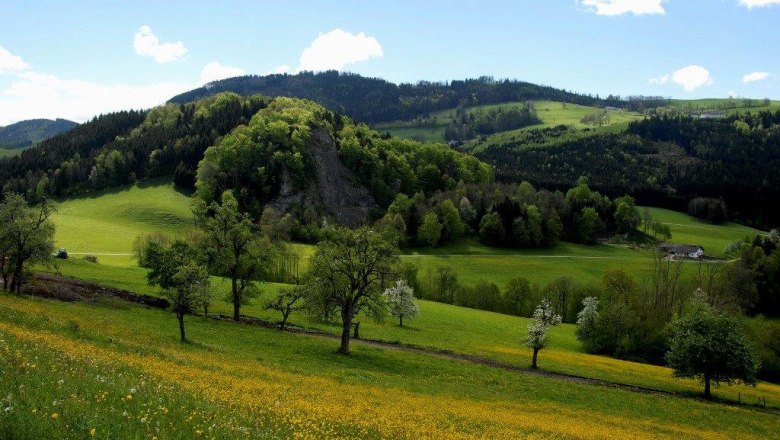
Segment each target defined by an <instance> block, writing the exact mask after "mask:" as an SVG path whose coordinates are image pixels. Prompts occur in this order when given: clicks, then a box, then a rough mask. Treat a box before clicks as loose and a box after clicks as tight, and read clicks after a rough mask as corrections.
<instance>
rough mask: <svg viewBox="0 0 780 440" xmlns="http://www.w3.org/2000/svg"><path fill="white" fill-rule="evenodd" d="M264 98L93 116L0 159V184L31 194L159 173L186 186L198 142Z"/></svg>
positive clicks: (198, 154)
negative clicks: (66, 130)
mask: <svg viewBox="0 0 780 440" xmlns="http://www.w3.org/2000/svg"><path fill="white" fill-rule="evenodd" d="M267 104H268V100H267V99H265V98H261V97H257V96H255V97H250V98H242V97H239V96H238V95H235V94H222V95H217V96H214V97H211V98H208V99H206V100H202V101H198V102H196V103H190V104H186V105H176V104H168V105H165V106H161V107H156V108H154V109H152V110H151V111H149V112H148V113H142V112H135V111H130V112H120V113H115V114H110V115H105V116H99V117H97V118H95V119H93V120H92V121H90V122H88V123H85V124H82V125H79V126H78V127H76V128H74V129H73V130H71V131H69V132H67V133H65V134H62V135H60V136H56V137H54V138H52V139H49V140H47V141H44V142H43V143H41V145H39V146H38V147H36V148H33V149H30V150H27V151H25V152H23V153H22V154H21V155H20V156H19V157H16V158H10V159H4V160H2V161H0V181H1V182H2V183H3V189H4V191H14V192H18V193H21V194H25V195H26V196H27V198H28V199H30V200H33V201H37V200H41V199H42V198H43V197H45V196H53V197H61V196H68V195H73V194H78V193H83V192H87V191H92V190H96V189H102V188H108V187H113V186H118V185H124V184H127V183H132V182H134V181H135V180H136V179H146V178H150V177H157V176H165V175H174V180H175V182H176V183H177V184H178V185H180V186H182V187H184V188H194V183H195V170H196V169H197V165H198V162H199V161H200V160H201V159H202V158H203V153H204V151H205V150H206V148H207V147H209V146H210V145H212V144H214V142H216V140H217V139H219V138H220V137H221V136H223V135H225V134H227V133H228V132H230V130H232V129H233V128H234V127H235V126H237V125H239V124H241V123H244V122H246V121H248V120H249V118H250V117H251V116H252V115H253V114H254V113H256V112H257V111H258V110H259V109H261V108H263V107H265V106H266V105H267Z"/></svg>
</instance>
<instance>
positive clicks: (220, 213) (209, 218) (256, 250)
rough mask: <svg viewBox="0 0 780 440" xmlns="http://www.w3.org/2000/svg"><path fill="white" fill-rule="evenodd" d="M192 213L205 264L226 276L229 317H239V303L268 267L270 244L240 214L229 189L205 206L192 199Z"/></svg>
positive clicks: (253, 292) (246, 299) (254, 293)
mask: <svg viewBox="0 0 780 440" xmlns="http://www.w3.org/2000/svg"><path fill="white" fill-rule="evenodd" d="M193 212H194V213H195V216H196V218H197V219H198V223H199V225H200V227H201V228H202V229H203V232H204V241H205V243H204V245H205V246H204V249H205V250H206V251H207V252H208V257H209V267H211V268H212V270H213V271H214V272H215V273H217V274H219V275H221V276H224V277H226V278H228V279H230V295H229V297H228V300H229V301H230V302H231V303H232V304H233V319H234V320H236V321H238V320H239V319H240V317H241V306H242V305H245V304H247V303H248V302H249V299H251V298H253V297H255V296H257V294H258V290H257V288H256V281H257V280H258V279H260V278H261V277H262V276H263V275H265V274H266V273H267V271H268V269H269V268H270V263H269V261H270V260H271V258H272V246H271V243H270V241H269V240H268V239H267V238H264V239H263V238H262V237H260V235H259V234H258V230H257V227H256V226H255V225H254V224H253V223H252V220H251V219H250V218H249V215H247V214H246V213H241V212H240V211H239V209H238V202H237V201H236V198H235V197H234V196H233V193H232V192H230V191H225V193H224V194H222V203H221V204H219V203H216V202H214V203H212V204H210V205H207V204H206V203H205V202H203V201H202V200H200V199H198V198H196V199H195V201H194V203H193Z"/></svg>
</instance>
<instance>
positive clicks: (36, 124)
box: [0, 119, 78, 149]
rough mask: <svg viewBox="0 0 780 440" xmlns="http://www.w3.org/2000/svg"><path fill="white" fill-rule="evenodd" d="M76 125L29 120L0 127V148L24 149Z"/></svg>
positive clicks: (65, 120) (68, 122)
mask: <svg viewBox="0 0 780 440" xmlns="http://www.w3.org/2000/svg"><path fill="white" fill-rule="evenodd" d="M77 125H78V124H77V123H75V122H73V121H68V120H67V119H56V120H54V121H52V120H51V119H30V120H27V121H20V122H17V123H15V124H11V125H9V126H7V127H0V148H8V149H13V148H26V147H30V146H33V145H37V144H39V143H41V142H42V141H45V140H46V139H49V138H52V137H54V136H57V135H58V134H60V133H64V132H66V131H68V130H70V129H71V128H73V127H75V126H77Z"/></svg>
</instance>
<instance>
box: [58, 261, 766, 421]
mask: <svg viewBox="0 0 780 440" xmlns="http://www.w3.org/2000/svg"><path fill="white" fill-rule="evenodd" d="M60 270H61V271H62V273H63V274H64V275H68V276H73V277H76V278H79V279H85V280H90V281H93V282H97V283H100V284H105V285H110V286H114V287H119V288H123V289H127V290H131V291H135V292H139V293H146V294H151V295H159V294H160V292H159V290H157V289H156V288H154V287H151V286H148V285H147V284H146V281H145V274H146V272H145V270H144V269H141V268H138V267H115V266H103V265H94V264H91V263H88V262H85V261H79V260H69V261H65V262H63V263H62V264H61V266H60ZM213 281H214V289H215V292H214V299H215V301H214V304H213V305H212V307H211V312H212V313H219V314H224V315H230V314H231V312H232V305H230V304H229V303H228V302H226V300H225V299H226V297H227V293H228V289H229V286H228V284H227V282H225V281H224V280H220V279H214V280H213ZM281 286H282V285H280V284H263V285H261V288H262V291H263V294H262V296H261V297H260V298H255V299H253V300H252V301H251V303H250V304H249V305H246V306H244V307H243V308H242V314H244V315H247V316H253V317H259V318H262V319H266V320H271V321H275V320H277V319H279V316H278V315H277V314H276V313H275V312H272V311H267V310H265V309H264V308H263V303H264V302H265V300H266V299H268V298H271V297H272V296H273V295H274V294H275V293H276V292H277V291H278V289H279V288H280V287H281ZM419 305H420V316H419V318H418V319H416V320H414V321H412V322H410V323H407V324H406V325H405V326H404V327H399V326H398V325H397V324H396V323H395V322H393V321H392V320H388V321H386V322H384V323H374V322H372V321H370V320H368V319H366V318H362V319H361V321H362V323H361V336H362V337H364V338H369V339H376V340H381V341H386V342H392V343H400V344H405V345H412V346H417V347H424V348H431V349H435V350H445V351H450V352H453V353H461V354H468V355H476V356H481V357H485V358H489V359H494V360H497V361H501V362H506V363H509V364H513V365H517V366H523V367H525V366H527V365H528V364H529V359H530V357H531V353H530V351H529V350H527V349H526V348H524V347H522V346H521V341H522V338H523V334H524V331H525V328H526V326H527V324H528V320H527V319H525V318H519V317H514V316H509V315H503V314H498V313H492V312H485V311H479V310H472V309H466V308H462V307H457V306H452V305H448V304H441V303H437V302H431V301H419ZM171 319H172V318H171ZM290 321H291V323H292V324H295V325H298V326H302V327H305V328H310V329H316V330H320V331H324V332H327V333H330V334H333V335H338V334H340V331H341V328H340V326H339V325H338V324H337V323H327V322H322V321H319V320H315V319H311V318H310V317H308V316H307V315H306V314H304V313H302V312H295V313H293V315H292V316H291V318H290ZM574 330H575V326H574V325H571V324H562V325H560V326H557V327H555V329H554V330H553V333H552V335H551V344H550V347H549V348H548V349H546V350H545V351H544V352H543V354H542V355H541V356H540V360H539V365H540V367H541V368H542V369H545V370H549V371H555V372H561V373H566V374H573V375H579V376H585V377H591V378H597V379H603V380H608V381H613V382H620V383H627V384H630V385H635V386H641V387H647V388H655V389H660V390H665V391H671V392H677V393H684V394H691V395H693V394H697V393H699V392H700V388H701V386H700V385H699V384H698V383H696V382H695V381H691V380H677V379H673V378H672V375H671V370H669V369H668V368H665V367H659V366H651V365H646V364H640V363H635V362H628V361H623V360H617V359H612V358H608V357H603V356H594V355H590V354H587V353H584V352H583V351H582V348H581V347H580V344H579V342H578V341H577V339H576V337H575V335H574ZM713 392H714V394H715V396H716V397H718V398H721V399H727V400H738V399H739V397H740V395H741V398H742V400H743V401H749V402H752V403H755V402H757V401H758V398H760V397H763V398H766V399H767V403H768V405H770V406H773V407H777V408H780V386H778V385H772V384H761V385H759V387H758V388H755V389H754V388H751V387H742V386H734V387H722V388H717V389H715V390H714V391H713Z"/></svg>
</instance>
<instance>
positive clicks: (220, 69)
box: [200, 61, 246, 83]
mask: <svg viewBox="0 0 780 440" xmlns="http://www.w3.org/2000/svg"><path fill="white" fill-rule="evenodd" d="M245 73H246V72H245V71H244V69H242V68H240V67H232V66H223V65H222V64H219V63H218V62H216V61H212V62H210V63H208V64H206V65H205V66H204V67H203V70H202V71H201V72H200V82H202V83H210V82H212V81H216V80H219V79H225V78H232V77H234V76H241V75H244V74H245Z"/></svg>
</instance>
